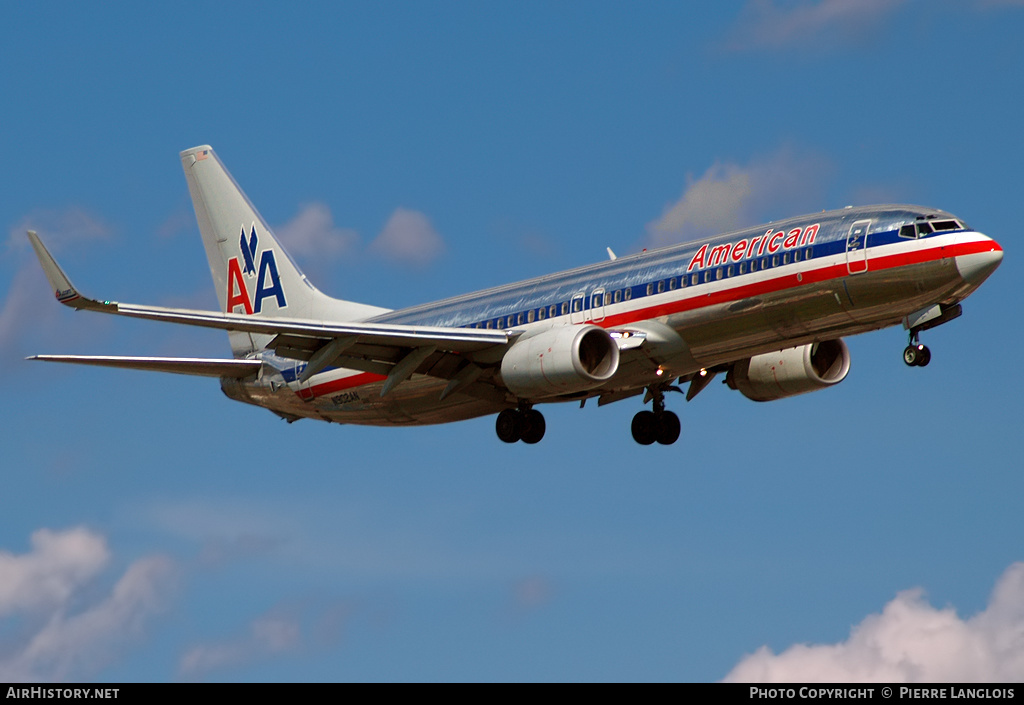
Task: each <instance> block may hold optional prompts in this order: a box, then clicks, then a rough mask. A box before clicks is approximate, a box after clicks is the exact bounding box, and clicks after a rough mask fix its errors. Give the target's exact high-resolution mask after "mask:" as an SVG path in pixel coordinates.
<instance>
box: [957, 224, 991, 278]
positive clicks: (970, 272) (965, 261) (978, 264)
mask: <svg viewBox="0 0 1024 705" xmlns="http://www.w3.org/2000/svg"><path fill="white" fill-rule="evenodd" d="M978 235H980V233H978ZM981 237H982V238H984V240H983V241H981V242H978V241H977V240H975V243H972V244H977V245H978V248H977V249H976V250H975V251H974V252H971V253H970V254H964V255H957V257H956V268H957V270H958V271H959V272H960V276H961V277H963V280H964V281H966V282H967V283H969V284H973V285H975V286H978V285H979V284H981V283H982V282H983V281H985V280H986V279H987V278H988V276H989V275H990V274H992V272H994V271H996V267H998V266H999V263H1000V262H1002V261H1003V248H1002V247H1000V246H999V243H998V242H996V241H995V240H993V239H992V238H989V237H985V236H984V235H981ZM972 239H973V238H972Z"/></svg>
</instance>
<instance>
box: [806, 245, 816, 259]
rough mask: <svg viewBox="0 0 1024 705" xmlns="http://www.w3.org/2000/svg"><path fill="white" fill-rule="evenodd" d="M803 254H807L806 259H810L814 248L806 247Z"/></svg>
mask: <svg viewBox="0 0 1024 705" xmlns="http://www.w3.org/2000/svg"><path fill="white" fill-rule="evenodd" d="M804 252H806V253H807V259H811V256H812V255H813V254H814V248H811V247H808V248H807V249H806V250H804Z"/></svg>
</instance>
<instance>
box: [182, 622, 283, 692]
mask: <svg viewBox="0 0 1024 705" xmlns="http://www.w3.org/2000/svg"><path fill="white" fill-rule="evenodd" d="M300 642H301V637H300V629H299V622H298V620H297V619H295V618H294V617H290V616H283V615H263V616H261V617H258V618H257V619H255V620H253V621H252V622H250V623H249V627H248V629H247V631H246V633H245V634H244V635H242V636H239V637H237V638H235V639H231V640H229V641H224V642H221V643H217V644H199V645H197V646H193V647H192V648H190V649H189V650H188V651H186V652H185V653H184V654H183V655H182V657H181V660H180V661H179V664H178V670H179V672H180V673H181V675H182V676H185V677H187V678H198V677H202V676H204V675H206V674H207V673H209V672H210V671H217V670H221V669H224V668H232V667H235V666H241V665H245V664H248V663H252V662H253V661H257V660H261V659H263V658H267V657H269V656H274V655H277V654H281V653H285V652H288V651H292V650H294V649H296V648H298V647H299V645H300Z"/></svg>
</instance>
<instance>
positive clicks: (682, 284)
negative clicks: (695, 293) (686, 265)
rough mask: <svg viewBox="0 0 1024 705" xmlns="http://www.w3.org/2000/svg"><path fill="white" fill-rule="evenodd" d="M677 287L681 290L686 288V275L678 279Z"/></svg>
mask: <svg viewBox="0 0 1024 705" xmlns="http://www.w3.org/2000/svg"><path fill="white" fill-rule="evenodd" d="M679 286H680V288H683V289H685V288H686V275H685V274H684V275H683V276H681V277H679Z"/></svg>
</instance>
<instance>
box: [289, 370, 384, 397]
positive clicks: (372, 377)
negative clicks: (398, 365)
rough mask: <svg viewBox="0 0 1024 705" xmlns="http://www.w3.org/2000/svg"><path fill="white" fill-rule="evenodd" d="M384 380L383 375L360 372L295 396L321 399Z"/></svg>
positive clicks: (319, 385)
mask: <svg viewBox="0 0 1024 705" xmlns="http://www.w3.org/2000/svg"><path fill="white" fill-rule="evenodd" d="M385 379H387V377H386V376H385V375H378V374H375V373H373V372H360V373H359V374H356V375H352V376H350V377H342V378H341V379H332V380H331V381H330V382H323V383H321V384H316V385H313V386H312V387H309V388H308V389H300V390H299V391H298V392H297V394H298V395H299V397H301V398H302V399H305V400H306V401H309V400H310V399H315V398H316V397H322V396H324V395H325V394H333V393H334V392H340V391H342V390H343V389H352V388H353V387H362V386H363V385H364V384H372V383H374V382H380V381H382V380H385Z"/></svg>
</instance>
